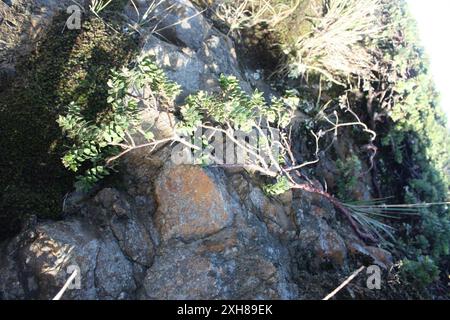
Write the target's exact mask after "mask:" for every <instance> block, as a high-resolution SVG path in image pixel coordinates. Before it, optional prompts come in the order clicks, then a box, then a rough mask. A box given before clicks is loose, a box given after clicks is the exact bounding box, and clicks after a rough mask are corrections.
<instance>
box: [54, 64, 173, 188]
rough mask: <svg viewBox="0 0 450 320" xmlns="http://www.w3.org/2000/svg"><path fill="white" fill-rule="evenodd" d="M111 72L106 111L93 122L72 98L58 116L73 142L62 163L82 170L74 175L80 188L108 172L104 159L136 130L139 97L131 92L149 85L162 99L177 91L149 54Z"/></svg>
mask: <svg viewBox="0 0 450 320" xmlns="http://www.w3.org/2000/svg"><path fill="white" fill-rule="evenodd" d="M111 74H112V76H111V79H109V80H108V82H107V85H108V88H109V90H108V98H107V103H108V104H109V105H110V108H109V110H108V112H107V113H104V114H102V116H101V117H99V118H98V119H97V121H95V122H93V121H90V120H89V119H87V118H86V116H85V115H83V113H82V112H81V108H80V107H79V106H78V105H77V104H76V103H74V102H72V103H71V104H70V105H69V107H68V112H67V114H66V115H64V116H60V117H59V119H58V123H59V125H60V126H61V128H62V129H63V131H64V133H66V135H67V136H68V138H69V139H70V140H71V141H72V143H73V145H72V147H71V149H70V150H69V151H67V153H66V154H65V156H64V157H63V159H62V160H63V164H64V166H65V167H66V168H68V169H70V170H71V171H73V172H78V171H79V170H80V169H84V170H85V171H84V174H83V175H80V176H77V180H78V181H77V183H76V184H75V185H76V187H77V189H79V190H82V191H88V190H89V189H91V188H92V187H93V186H94V185H95V184H96V183H97V182H98V181H99V180H101V179H102V178H104V177H105V176H106V175H108V174H109V173H110V169H109V167H108V166H107V164H106V159H107V158H108V157H111V156H114V155H117V154H118V153H119V152H120V148H118V147H119V145H120V144H121V143H122V142H123V141H125V140H126V135H127V134H128V135H129V136H132V135H134V134H136V133H137V131H136V128H137V126H138V124H139V116H138V111H139V110H138V102H139V100H140V98H139V97H138V96H135V95H133V93H134V92H140V91H142V90H143V89H144V88H149V89H151V90H152V92H153V93H154V94H155V95H156V96H157V97H158V98H159V100H160V101H161V102H163V103H167V102H169V101H172V100H173V99H175V97H176V96H177V95H178V93H179V87H178V86H177V85H176V84H175V83H173V82H171V81H169V80H168V79H167V77H166V76H165V74H164V72H163V71H162V70H161V69H160V68H159V67H158V66H157V65H156V64H155V63H154V62H153V60H152V58H151V57H149V56H147V57H144V58H142V59H140V60H139V61H138V62H137V64H136V66H135V67H134V68H132V69H129V68H126V67H123V68H122V69H121V70H120V71H117V70H113V71H112V73H111ZM144 135H145V137H146V138H147V139H149V140H151V139H152V138H153V136H152V133H151V132H146V133H145V134H144ZM86 167H88V168H87V169H86Z"/></svg>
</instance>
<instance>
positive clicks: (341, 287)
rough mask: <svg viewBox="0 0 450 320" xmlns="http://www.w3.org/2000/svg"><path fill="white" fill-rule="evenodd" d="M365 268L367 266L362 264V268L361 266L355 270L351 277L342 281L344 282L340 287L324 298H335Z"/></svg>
mask: <svg viewBox="0 0 450 320" xmlns="http://www.w3.org/2000/svg"><path fill="white" fill-rule="evenodd" d="M364 269H365V267H364V266H362V267H361V268H359V269H358V270H356V271H355V272H353V274H352V275H351V276H350V277H348V278H347V279H346V280H345V281H344V282H342V284H341V285H340V286H339V287H337V288H336V289H334V290H333V292H331V293H330V294H329V295H327V296H326V297H325V298H323V299H322V300H330V299H331V298H333V297H334V296H335V295H336V294H337V293H338V292H339V291H341V290H342V289H343V288H344V287H345V286H346V285H348V284H349V283H350V282H351V281H352V280H353V279H354V278H355V277H356V276H357V275H358V274H359V273H360V272H361V271H363V270H364Z"/></svg>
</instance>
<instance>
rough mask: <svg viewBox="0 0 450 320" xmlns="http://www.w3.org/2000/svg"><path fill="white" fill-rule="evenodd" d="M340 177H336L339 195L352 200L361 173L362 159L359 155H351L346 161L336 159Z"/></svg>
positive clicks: (341, 197) (343, 198)
mask: <svg viewBox="0 0 450 320" xmlns="http://www.w3.org/2000/svg"><path fill="white" fill-rule="evenodd" d="M336 168H337V170H338V172H339V173H338V177H337V179H336V185H337V195H338V197H339V199H341V200H342V201H351V200H353V199H352V192H353V191H354V189H355V187H356V185H357V183H358V177H359V176H360V174H361V169H362V168H361V161H360V160H359V158H358V156H357V155H354V154H353V155H351V156H349V157H347V159H345V161H343V160H341V159H339V160H337V161H336Z"/></svg>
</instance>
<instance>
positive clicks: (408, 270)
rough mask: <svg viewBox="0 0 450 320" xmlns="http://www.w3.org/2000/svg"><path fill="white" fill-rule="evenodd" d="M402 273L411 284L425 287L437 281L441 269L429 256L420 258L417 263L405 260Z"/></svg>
mask: <svg viewBox="0 0 450 320" xmlns="http://www.w3.org/2000/svg"><path fill="white" fill-rule="evenodd" d="M402 273H403V274H404V276H405V277H406V278H407V279H408V280H409V281H410V282H411V283H414V284H416V285H418V286H419V287H424V286H427V285H429V284H431V283H432V282H434V281H436V280H437V278H438V276H439V268H438V267H437V266H436V263H435V262H434V261H433V260H432V259H431V258H430V257H429V256H419V257H417V260H416V261H411V260H408V259H405V260H404V261H403V269H402Z"/></svg>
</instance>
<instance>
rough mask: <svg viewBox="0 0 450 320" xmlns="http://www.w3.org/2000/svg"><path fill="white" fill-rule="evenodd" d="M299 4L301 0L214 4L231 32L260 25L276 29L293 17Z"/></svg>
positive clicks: (256, 0) (227, 0)
mask: <svg viewBox="0 0 450 320" xmlns="http://www.w3.org/2000/svg"><path fill="white" fill-rule="evenodd" d="M299 3H300V0H275V1H274V0H243V1H235V0H222V1H216V3H215V4H214V13H215V15H216V16H217V17H218V18H219V19H220V20H222V21H223V22H225V23H226V24H227V25H228V26H229V28H230V31H235V30H239V29H244V28H252V27H255V26H257V25H259V24H266V25H267V26H268V27H269V28H274V27H275V26H276V25H277V24H279V23H280V22H281V21H283V20H284V19H286V18H287V17H288V16H289V15H291V14H292V13H293V12H294V11H295V10H296V8H297V7H298V5H299Z"/></svg>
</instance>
